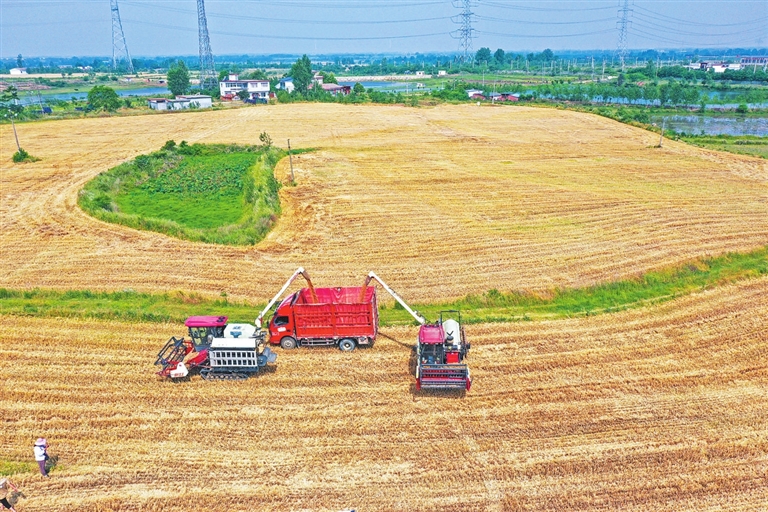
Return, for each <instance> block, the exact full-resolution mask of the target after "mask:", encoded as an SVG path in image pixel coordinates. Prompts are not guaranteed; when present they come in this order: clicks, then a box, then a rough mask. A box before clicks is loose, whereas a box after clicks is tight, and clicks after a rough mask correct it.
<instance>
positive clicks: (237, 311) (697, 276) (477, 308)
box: [0, 248, 768, 326]
mask: <svg viewBox="0 0 768 512" xmlns="http://www.w3.org/2000/svg"><path fill="white" fill-rule="evenodd" d="M765 275H768V248H761V249H758V250H755V251H752V252H748V253H729V254H726V255H724V256H719V257H717V258H706V259H698V260H694V261H690V262H687V263H685V264H684V265H681V266H678V267H671V268H668V269H663V270H658V271H655V272H649V273H647V274H644V275H641V276H638V277H637V278H635V279H627V280H623V281H618V282H614V283H605V284H600V285H596V286H591V287H587V288H574V289H555V290H551V291H549V292H548V293H546V294H541V295H536V294H531V293H524V292H500V291H498V290H489V291H487V292H485V293H483V294H481V295H469V296H467V297H464V298H463V299H461V300H458V301H454V302H446V303H436V304H411V306H412V307H413V308H414V309H416V310H418V311H420V312H421V313H422V314H423V315H424V316H425V317H426V318H427V320H435V319H437V317H438V314H439V312H440V311H441V310H446V309H460V310H461V311H462V317H463V319H464V320H465V321H466V322H467V323H480V322H520V321H531V320H541V319H557V318H571V317H579V316H590V315H597V314H604V313H612V312H616V311H622V310H625V309H630V308H636V307H640V306H644V305H648V304H655V303H660V302H664V301H668V300H671V299H673V298H676V297H680V296H682V295H686V294H690V293H694V292H698V291H701V290H704V289H708V288H713V287H715V286H718V285H722V284H725V283H730V282H735V281H740V280H744V279H753V278H756V277H760V276H765ZM405 296H406V298H407V294H405ZM382 299H383V300H386V299H385V297H384V296H382ZM263 307H264V304H252V303H247V302H231V301H229V300H227V298H226V297H225V296H223V297H221V298H216V299H214V298H210V297H204V296H202V295H199V294H195V293H185V292H181V291H177V292H173V293H166V294H147V293H137V292H135V291H131V290H126V291H122V292H93V291H89V290H71V291H54V290H40V289H34V290H9V289H5V288H0V314H6V315H20V316H36V317H72V318H93V319H104V320H123V321H142V322H176V323H182V322H183V321H184V320H185V319H186V318H187V317H188V316H191V315H227V316H229V318H230V321H233V322H253V321H254V318H255V317H256V315H258V313H259V311H261V309H262V308H263ZM380 320H381V324H382V325H384V326H387V325H402V324H412V323H413V318H411V316H410V315H409V314H408V313H407V312H406V311H405V310H404V309H403V308H402V307H400V306H399V304H397V303H395V306H394V307H392V306H390V307H387V306H386V305H385V304H382V306H381V311H380Z"/></svg>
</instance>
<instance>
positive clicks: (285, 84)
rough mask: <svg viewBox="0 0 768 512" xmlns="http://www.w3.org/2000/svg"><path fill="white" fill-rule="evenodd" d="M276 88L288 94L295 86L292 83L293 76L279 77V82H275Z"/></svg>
mask: <svg viewBox="0 0 768 512" xmlns="http://www.w3.org/2000/svg"><path fill="white" fill-rule="evenodd" d="M277 88H278V89H281V90H283V91H285V92H287V93H288V94H290V93H292V92H293V90H294V89H295V88H296V86H295V85H293V77H290V76H287V77H285V78H281V79H280V83H278V84H277Z"/></svg>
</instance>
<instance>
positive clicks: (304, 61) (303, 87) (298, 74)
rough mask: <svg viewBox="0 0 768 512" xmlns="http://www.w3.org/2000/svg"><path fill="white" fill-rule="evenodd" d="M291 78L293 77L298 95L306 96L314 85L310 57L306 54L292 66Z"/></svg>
mask: <svg viewBox="0 0 768 512" xmlns="http://www.w3.org/2000/svg"><path fill="white" fill-rule="evenodd" d="M290 75H291V77H293V86H294V88H295V89H294V90H295V92H296V93H298V94H302V95H305V94H307V91H308V90H309V85H310V84H311V83H312V63H311V62H310V61H309V57H307V55H306V54H304V55H303V56H302V57H301V58H300V59H299V60H297V61H296V62H295V63H294V64H293V66H291V73H290Z"/></svg>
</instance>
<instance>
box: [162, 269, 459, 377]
mask: <svg viewBox="0 0 768 512" xmlns="http://www.w3.org/2000/svg"><path fill="white" fill-rule="evenodd" d="M299 276H302V277H304V279H305V280H306V281H307V288H302V289H301V290H299V291H297V292H295V293H292V294H291V295H289V296H288V297H286V298H285V299H283V300H282V301H281V302H280V303H279V304H278V306H277V307H276V308H275V312H274V314H273V315H272V318H271V320H270V321H269V322H268V324H267V327H266V330H262V321H263V319H264V316H265V315H266V314H267V313H268V312H269V311H270V309H271V308H272V307H273V306H274V305H275V303H277V301H278V300H279V299H280V297H281V296H282V295H283V293H285V291H286V290H287V289H288V287H289V286H290V285H291V284H292V283H293V282H294V281H295V280H296V279H297V278H298V277H299ZM371 281H376V282H377V283H379V284H380V285H381V286H382V287H383V288H384V289H385V290H386V291H387V292H388V293H389V294H390V295H392V297H394V299H395V300H396V301H397V302H398V303H400V305H401V306H403V308H404V309H405V310H406V311H408V313H410V314H411V316H413V318H414V319H416V321H417V322H418V323H419V324H421V328H420V330H419V338H418V344H417V352H418V354H419V364H418V368H417V375H416V387H417V389H422V388H461V389H467V390H468V389H469V388H470V386H471V379H470V376H469V369H468V368H467V365H466V364H462V361H463V359H464V357H465V356H466V354H467V351H468V350H469V344H466V343H465V337H464V332H463V330H462V328H461V325H460V321H461V317H460V316H459V322H457V321H455V320H452V319H449V320H446V321H445V322H443V320H442V313H441V318H440V321H439V322H438V323H437V324H435V325H432V324H427V321H426V320H425V319H424V317H422V316H421V315H419V314H418V313H417V312H415V311H414V310H412V309H411V308H410V306H408V304H406V303H405V301H404V300H403V299H401V298H400V296H399V295H398V294H397V293H395V292H394V290H392V289H391V288H390V287H389V286H388V285H387V284H386V283H385V282H384V281H383V280H382V279H381V278H380V277H379V276H377V275H376V274H375V273H373V272H370V273H369V274H368V276H367V277H366V279H365V282H364V283H363V286H357V287H336V288H315V287H314V286H313V284H312V280H311V279H310V277H309V274H308V273H307V272H306V271H305V270H304V269H303V268H301V267H299V268H298V269H297V270H296V272H294V273H293V275H292V276H291V277H290V278H289V279H288V280H287V281H286V282H285V284H284V285H283V287H282V288H281V289H280V291H279V292H277V294H276V295H275V296H274V297H273V298H272V300H271V301H269V303H268V304H267V306H266V307H265V308H264V309H263V310H262V311H261V313H259V316H258V317H257V318H256V322H255V324H256V325H255V326H254V325H251V324H227V317H225V316H220V317H216V316H192V317H189V318H188V319H187V320H186V322H185V325H186V326H187V327H188V329H189V335H190V339H189V340H186V339H184V338H175V337H174V338H171V339H170V340H168V342H167V343H166V345H165V346H164V347H163V349H162V350H161V351H160V353H159V354H158V356H157V361H156V362H155V364H156V365H160V366H162V370H161V371H159V372H157V373H158V375H160V376H162V377H170V378H179V377H186V376H187V375H188V374H189V372H190V370H193V369H199V370H200V374H201V376H202V377H203V378H205V379H243V378H247V377H248V376H249V375H251V374H253V373H256V372H258V371H259V369H260V368H263V367H264V366H266V365H267V363H273V362H275V360H276V359H277V355H276V354H275V353H273V352H272V351H271V350H270V348H269V347H265V348H264V349H263V350H262V351H260V350H259V349H260V347H261V346H263V345H266V340H267V336H268V341H269V343H270V344H272V345H280V346H281V347H282V348H283V349H286V350H289V349H293V348H296V347H299V346H337V347H339V349H340V350H342V351H345V352H350V351H352V350H354V349H355V347H357V346H358V345H361V346H373V343H374V341H375V339H376V335H377V334H378V329H379V311H378V302H377V297H376V288H375V287H372V286H369V285H370V284H371Z"/></svg>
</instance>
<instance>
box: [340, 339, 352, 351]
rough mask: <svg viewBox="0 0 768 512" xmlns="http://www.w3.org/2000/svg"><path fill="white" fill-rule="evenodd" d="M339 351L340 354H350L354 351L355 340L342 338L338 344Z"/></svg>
mask: <svg viewBox="0 0 768 512" xmlns="http://www.w3.org/2000/svg"><path fill="white" fill-rule="evenodd" d="M339 350H341V351H342V352H352V351H353V350H355V340H352V339H349V338H344V339H343V340H341V341H340V342H339Z"/></svg>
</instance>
